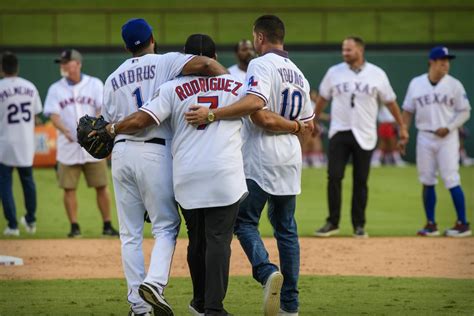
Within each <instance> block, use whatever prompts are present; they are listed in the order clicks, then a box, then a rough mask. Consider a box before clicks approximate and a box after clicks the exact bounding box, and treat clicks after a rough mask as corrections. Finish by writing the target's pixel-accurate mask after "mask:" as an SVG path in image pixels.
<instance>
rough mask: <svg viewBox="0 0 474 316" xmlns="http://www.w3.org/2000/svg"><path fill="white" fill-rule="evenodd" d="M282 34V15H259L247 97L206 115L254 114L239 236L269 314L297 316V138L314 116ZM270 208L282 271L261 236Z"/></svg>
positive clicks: (197, 112)
mask: <svg viewBox="0 0 474 316" xmlns="http://www.w3.org/2000/svg"><path fill="white" fill-rule="evenodd" d="M284 36H285V27H284V24H283V22H282V21H281V20H280V19H279V18H278V17H276V16H274V15H264V16H261V17H259V18H258V19H257V20H256V21H255V24H254V29H253V37H254V46H255V50H256V51H257V52H258V53H259V54H260V56H261V57H259V58H256V59H253V60H252V61H251V62H250V64H249V68H248V71H247V84H248V85H247V91H246V95H245V96H244V97H243V98H242V99H241V100H240V101H238V102H237V103H235V104H233V105H231V106H229V107H225V108H217V109H215V110H214V109H212V110H208V111H209V112H208V118H209V119H210V120H214V119H218V120H221V119H227V118H232V117H238V116H239V115H242V114H243V113H247V114H251V115H250V119H251V120H246V121H245V125H244V129H245V131H244V135H245V139H244V146H243V149H242V150H243V156H244V167H245V177H246V181H247V187H248V190H249V196H248V197H247V198H246V199H245V200H244V201H243V202H242V203H241V205H240V210H239V214H238V216H237V221H236V227H235V234H236V235H237V237H238V238H239V241H240V244H241V245H242V248H243V249H244V251H245V253H246V254H247V257H248V259H249V261H250V263H251V264H252V271H253V277H254V278H255V280H257V281H258V282H260V283H261V284H262V285H264V306H263V309H264V314H265V315H277V313H278V314H279V315H297V314H298V306H299V303H298V277H299V263H300V253H299V249H300V248H299V242H298V232H297V226H296V221H295V218H294V214H295V208H296V195H297V194H300V192H301V166H302V158H301V146H300V144H299V141H298V137H297V136H296V135H294V134H298V133H299V132H302V131H304V130H305V128H306V127H308V129H309V130H312V127H313V117H314V113H313V109H312V107H311V101H310V96H309V91H310V88H309V83H308V81H307V80H306V78H305V77H304V75H303V73H302V72H301V71H300V70H299V69H298V67H296V65H295V64H294V63H293V62H292V61H291V60H290V59H289V58H288V53H287V52H286V51H284V50H283V40H284ZM264 107H265V109H264ZM191 109H192V110H194V111H191V112H189V113H187V114H186V116H187V120H188V122H191V123H201V122H202V116H201V113H202V112H203V108H199V109H198V108H195V107H192V108H191ZM259 109H261V110H259ZM255 110H258V111H257V112H255ZM272 131H273V132H272ZM267 202H268V216H269V218H270V222H271V224H272V226H273V229H274V236H275V238H276V240H277V244H278V250H279V254H280V267H281V273H280V272H279V271H278V267H277V266H276V265H275V264H273V263H271V262H270V260H269V258H268V253H267V251H266V249H265V246H264V244H263V241H262V239H261V237H260V234H259V232H258V224H259V221H260V217H261V214H262V211H263V209H264V206H265V204H266V203H267ZM280 291H281V297H280ZM280 306H281V309H280Z"/></svg>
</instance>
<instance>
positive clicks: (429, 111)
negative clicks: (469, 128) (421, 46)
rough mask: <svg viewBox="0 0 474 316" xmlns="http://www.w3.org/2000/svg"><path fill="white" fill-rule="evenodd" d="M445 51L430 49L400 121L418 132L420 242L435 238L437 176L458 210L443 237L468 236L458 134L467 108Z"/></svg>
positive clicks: (460, 84) (410, 87)
mask: <svg viewBox="0 0 474 316" xmlns="http://www.w3.org/2000/svg"><path fill="white" fill-rule="evenodd" d="M454 58H455V56H454V55H451V54H449V51H448V48H446V47H443V46H437V47H434V48H433V49H432V50H431V52H430V55H429V68H428V73H426V74H423V75H421V76H418V77H415V78H413V79H412V81H411V82H410V85H409V86H408V90H407V94H406V96H405V101H404V103H403V110H404V111H403V120H404V122H405V124H406V125H407V126H410V123H411V121H412V118H413V115H416V117H415V125H416V128H417V129H418V136H417V141H416V165H417V169H418V177H419V180H420V182H421V183H422V184H423V205H424V208H425V213H426V218H427V224H426V226H425V227H424V228H423V229H421V230H420V231H418V235H419V236H438V235H440V233H439V231H438V226H437V225H436V221H435V205H436V193H435V185H436V183H437V173H438V172H439V173H440V174H441V178H442V179H443V182H444V185H445V187H446V188H447V189H449V192H450V193H451V197H452V200H453V203H454V207H455V209H456V214H457V221H456V223H455V225H454V227H453V228H451V229H447V230H446V231H445V235H446V236H450V237H466V236H470V235H471V234H472V232H471V229H470V227H469V223H468V222H467V219H466V206H465V202H464V193H463V190H462V188H461V179H460V176H459V135H458V129H459V127H461V126H462V125H463V124H464V123H465V122H466V121H467V120H468V119H469V116H470V111H471V106H470V104H469V100H468V98H467V94H466V91H465V90H464V87H463V85H462V83H461V82H460V81H459V80H457V79H456V78H454V77H452V76H450V75H449V74H448V72H449V67H450V60H451V59H454Z"/></svg>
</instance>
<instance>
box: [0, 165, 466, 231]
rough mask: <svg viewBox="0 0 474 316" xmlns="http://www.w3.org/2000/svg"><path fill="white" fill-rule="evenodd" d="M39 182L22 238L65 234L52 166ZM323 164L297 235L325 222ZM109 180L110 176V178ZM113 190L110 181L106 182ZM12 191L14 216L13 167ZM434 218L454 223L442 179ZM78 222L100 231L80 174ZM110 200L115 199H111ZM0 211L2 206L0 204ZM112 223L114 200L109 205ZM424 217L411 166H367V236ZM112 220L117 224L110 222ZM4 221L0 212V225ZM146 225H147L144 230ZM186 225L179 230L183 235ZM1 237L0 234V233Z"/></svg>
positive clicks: (308, 180)
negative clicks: (33, 221) (31, 221)
mask: <svg viewBox="0 0 474 316" xmlns="http://www.w3.org/2000/svg"><path fill="white" fill-rule="evenodd" d="M34 175H35V180H36V183H37V188H38V211H37V216H38V233H37V234H36V235H35V236H33V237H31V236H28V235H27V234H25V233H24V232H23V231H22V235H21V238H64V237H65V236H66V234H67V232H68V230H69V224H68V221H67V218H66V214H65V210H64V207H63V202H62V191H61V190H60V189H59V188H58V187H57V184H56V178H55V173H54V171H53V170H52V169H35V173H34ZM326 177H327V175H326V170H325V169H305V170H304V171H303V179H302V194H301V195H300V196H299V197H298V202H297V212H296V218H297V221H298V230H299V233H300V235H301V236H310V235H312V233H313V231H314V229H315V228H318V227H319V226H321V225H322V224H323V223H324V222H325V218H326V216H327V201H326ZM461 179H462V181H463V189H464V193H465V196H466V206H467V212H468V214H467V216H468V220H470V221H474V195H473V192H474V168H472V167H471V168H461ZM110 183H111V181H110ZM110 189H111V191H112V192H113V187H112V186H110ZM351 190H352V170H351V168H350V167H348V168H347V169H346V179H345V180H344V185H343V206H342V216H341V217H342V219H341V234H342V235H346V236H348V235H351V234H352V227H351V224H350V200H351ZM14 194H15V197H16V201H17V217H18V218H20V216H22V215H23V214H24V212H25V209H24V207H23V195H22V191H21V186H20V181H19V179H18V178H17V175H16V172H15V178H14ZM437 197H438V203H437V213H436V216H437V222H438V224H439V226H440V228H442V229H444V228H447V227H450V226H452V225H453V223H454V221H455V219H456V216H455V214H456V213H455V211H454V207H453V205H452V202H451V197H450V194H449V191H448V190H446V189H445V188H444V186H443V184H442V182H441V183H440V184H438V186H437ZM78 203H79V223H80V224H81V228H82V233H83V236H84V237H86V238H95V237H100V234H101V229H102V227H101V225H102V224H101V218H100V214H99V211H98V209H97V206H96V202H95V193H94V190H93V189H88V188H86V186H85V181H84V179H83V178H81V181H80V186H79V189H78ZM113 205H115V202H114V201H113ZM1 209H2V211H3V208H2V207H1ZM112 214H113V218H114V222H115V223H117V217H116V212H115V206H114V209H113V211H112ZM263 217H264V218H263V219H262V221H261V226H260V230H261V233H262V235H264V236H271V235H272V230H271V227H270V224H269V222H268V219H267V218H266V214H264V215H263ZM424 223H425V217H424V212H423V206H422V201H421V186H420V184H419V183H418V180H417V173H416V169H415V168H414V167H413V166H411V167H408V168H390V167H386V168H378V169H372V170H371V174H370V178H369V201H368V207H367V226H366V227H367V230H368V232H369V234H370V235H371V236H413V235H414V234H415V232H416V231H417V230H418V229H419V228H421V226H422V225H424ZM115 225H116V226H117V224H115ZM5 226H6V222H5V219H4V218H3V216H0V228H1V229H3V227H5ZM149 229H150V226H149V225H147V226H146V231H147V236H151V235H150V233H149ZM185 234H186V233H185V229H184V228H183V229H181V233H180V235H181V236H182V237H183V236H185ZM0 238H4V237H3V236H0Z"/></svg>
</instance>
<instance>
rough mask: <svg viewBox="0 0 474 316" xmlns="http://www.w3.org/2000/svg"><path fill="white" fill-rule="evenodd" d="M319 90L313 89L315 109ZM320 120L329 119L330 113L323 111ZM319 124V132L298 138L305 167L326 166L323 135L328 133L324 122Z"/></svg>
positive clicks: (312, 102)
mask: <svg viewBox="0 0 474 316" xmlns="http://www.w3.org/2000/svg"><path fill="white" fill-rule="evenodd" d="M317 97H318V92H317V91H316V90H313V89H311V91H310V98H311V105H312V106H313V111H314V110H315V108H316V99H317ZM320 120H322V121H329V115H328V114H327V113H324V112H323V113H321V117H320ZM318 124H319V131H320V132H319V133H307V134H303V135H299V136H298V138H299V140H300V143H301V150H302V156H303V168H308V167H315V168H321V167H325V166H326V163H327V159H326V154H325V153H324V147H323V137H324V135H325V134H326V127H325V126H324V125H323V124H322V123H320V122H319V123H318Z"/></svg>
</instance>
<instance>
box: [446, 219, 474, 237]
mask: <svg viewBox="0 0 474 316" xmlns="http://www.w3.org/2000/svg"><path fill="white" fill-rule="evenodd" d="M444 234H445V235H446V236H447V237H468V236H471V235H472V231H471V229H470V227H469V223H466V224H463V223H461V222H456V224H455V225H454V227H453V228H449V229H446V231H445V232H444Z"/></svg>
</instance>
